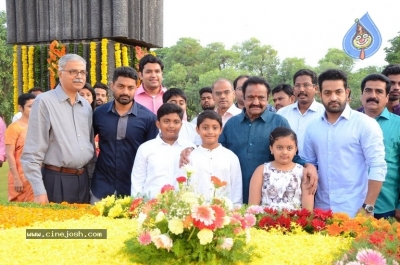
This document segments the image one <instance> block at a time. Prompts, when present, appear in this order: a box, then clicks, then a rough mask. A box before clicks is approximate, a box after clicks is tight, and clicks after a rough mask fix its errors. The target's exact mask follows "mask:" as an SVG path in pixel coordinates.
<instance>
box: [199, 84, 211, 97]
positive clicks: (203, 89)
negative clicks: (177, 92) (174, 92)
mask: <svg viewBox="0 0 400 265" xmlns="http://www.w3.org/2000/svg"><path fill="white" fill-rule="evenodd" d="M204 93H210V94H212V89H211V87H209V86H206V87H203V88H201V89H200V90H199V95H200V97H201V96H202V95H203V94H204Z"/></svg>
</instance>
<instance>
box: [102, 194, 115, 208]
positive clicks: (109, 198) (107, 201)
mask: <svg viewBox="0 0 400 265" xmlns="http://www.w3.org/2000/svg"><path fill="white" fill-rule="evenodd" d="M101 201H102V202H103V203H104V206H105V207H110V206H111V205H113V203H114V202H115V195H114V194H113V195H111V196H110V195H108V196H107V197H105V198H104V199H102V200H101Z"/></svg>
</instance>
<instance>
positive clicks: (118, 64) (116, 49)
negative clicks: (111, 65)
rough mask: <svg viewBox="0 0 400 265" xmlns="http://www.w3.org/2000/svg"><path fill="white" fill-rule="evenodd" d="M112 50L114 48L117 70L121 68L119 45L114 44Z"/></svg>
mask: <svg viewBox="0 0 400 265" xmlns="http://www.w3.org/2000/svg"><path fill="white" fill-rule="evenodd" d="M114 48H115V53H114V57H115V68H118V67H121V44H120V43H118V42H116V43H115V44H114Z"/></svg>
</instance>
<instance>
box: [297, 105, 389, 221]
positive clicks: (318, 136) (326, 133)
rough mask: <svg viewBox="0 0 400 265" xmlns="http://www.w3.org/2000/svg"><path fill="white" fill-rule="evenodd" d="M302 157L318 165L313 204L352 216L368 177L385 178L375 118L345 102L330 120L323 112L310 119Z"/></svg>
mask: <svg viewBox="0 0 400 265" xmlns="http://www.w3.org/2000/svg"><path fill="white" fill-rule="evenodd" d="M304 159H305V160H306V161H308V162H311V163H313V164H314V165H316V166H318V176H319V179H318V188H317V193H316V195H315V206H314V207H315V208H322V209H332V211H333V212H345V213H347V214H348V215H350V216H351V217H354V216H355V215H356V213H357V211H358V210H359V209H360V208H361V206H362V204H363V203H364V200H365V198H366V195H367V191H368V180H376V181H384V180H385V175H386V162H385V147H384V145H383V134H382V130H381V128H380V127H379V125H378V123H377V122H376V120H375V119H372V118H370V117H368V116H367V115H364V114H362V113H359V112H357V111H355V110H352V109H351V108H350V107H349V105H348V104H347V105H346V108H345V109H344V111H343V112H342V114H341V115H340V117H339V118H338V119H337V120H336V122H335V123H334V124H331V123H330V122H328V120H327V118H326V116H325V114H324V115H322V116H321V117H320V118H317V119H316V120H314V121H312V122H311V123H310V125H309V126H308V128H307V130H306V135H305V140H304ZM368 169H369V173H368Z"/></svg>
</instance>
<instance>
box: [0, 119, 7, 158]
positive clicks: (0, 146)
mask: <svg viewBox="0 0 400 265" xmlns="http://www.w3.org/2000/svg"><path fill="white" fill-rule="evenodd" d="M5 134H6V124H5V122H4V121H3V119H2V118H0V161H3V162H4V161H6V144H5Z"/></svg>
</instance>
